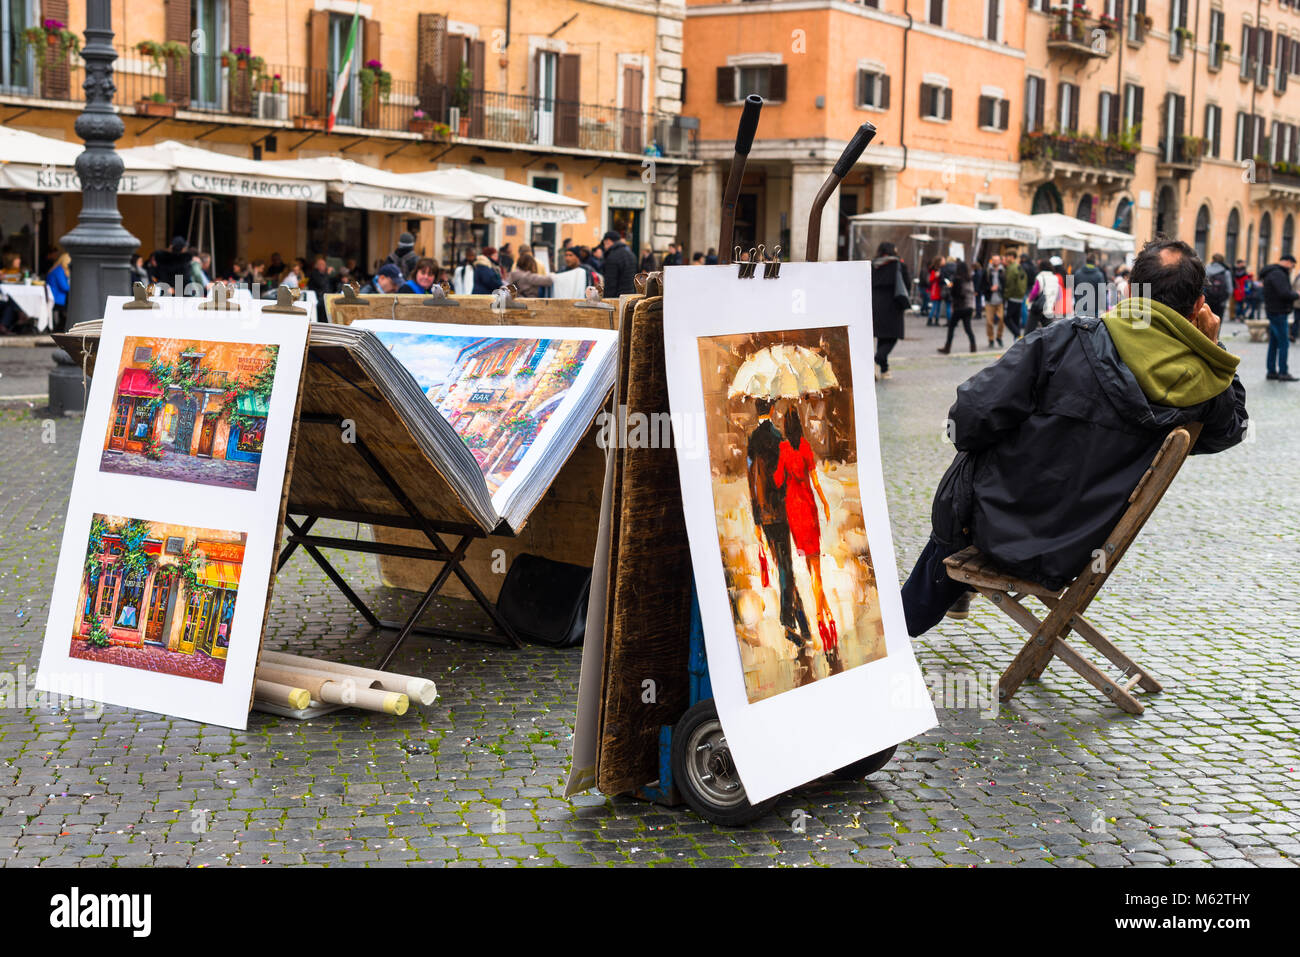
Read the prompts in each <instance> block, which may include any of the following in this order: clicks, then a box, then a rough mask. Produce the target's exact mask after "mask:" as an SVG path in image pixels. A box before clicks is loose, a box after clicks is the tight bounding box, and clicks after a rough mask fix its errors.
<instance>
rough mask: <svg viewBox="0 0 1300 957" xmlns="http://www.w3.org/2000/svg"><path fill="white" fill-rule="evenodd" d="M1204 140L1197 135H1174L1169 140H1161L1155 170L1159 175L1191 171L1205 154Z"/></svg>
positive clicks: (1179, 174) (1183, 173)
mask: <svg viewBox="0 0 1300 957" xmlns="http://www.w3.org/2000/svg"><path fill="white" fill-rule="evenodd" d="M1205 146H1206V143H1205V140H1203V139H1202V138H1201V137H1199V136H1182V135H1179V136H1175V137H1174V138H1173V140H1172V142H1171V141H1168V140H1161V141H1160V145H1159V152H1160V158H1159V160H1157V162H1156V167H1157V169H1156V172H1157V175H1160V176H1171V175H1172V176H1187V175H1190V174H1191V173H1193V172H1194V171H1195V170H1196V169H1197V168H1198V167H1199V166H1200V165H1201V160H1202V158H1203V157H1204V156H1205Z"/></svg>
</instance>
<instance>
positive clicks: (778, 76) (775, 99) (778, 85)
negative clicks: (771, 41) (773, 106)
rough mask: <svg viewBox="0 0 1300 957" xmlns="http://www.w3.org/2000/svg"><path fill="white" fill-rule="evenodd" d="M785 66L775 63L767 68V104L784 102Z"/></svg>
mask: <svg viewBox="0 0 1300 957" xmlns="http://www.w3.org/2000/svg"><path fill="white" fill-rule="evenodd" d="M785 86H786V66H785V64H784V63H777V64H774V65H773V66H771V67H769V68H768V87H767V99H768V102H769V103H784V102H785Z"/></svg>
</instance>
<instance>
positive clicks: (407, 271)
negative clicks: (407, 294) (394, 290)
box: [385, 233, 420, 279]
mask: <svg viewBox="0 0 1300 957" xmlns="http://www.w3.org/2000/svg"><path fill="white" fill-rule="evenodd" d="M419 261H420V257H419V255H418V254H417V253H416V251H415V237H414V236H412V235H411V234H410V233H402V235H400V236H398V237H397V248H396V249H394V250H393V251H392V252H391V253H389V254H388V259H386V260H385V262H390V263H392V264H393V265H394V266H396V267H397V268H398V269H400V270H401V271H402V278H403V279H406V278H409V277H410V275H411V273H412V272H413V271H414V270H415V264H416V263H417V262H419Z"/></svg>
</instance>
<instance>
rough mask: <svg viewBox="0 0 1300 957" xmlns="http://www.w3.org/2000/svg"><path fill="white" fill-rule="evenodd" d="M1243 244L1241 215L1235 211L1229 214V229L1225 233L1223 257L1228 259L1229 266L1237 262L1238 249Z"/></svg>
mask: <svg viewBox="0 0 1300 957" xmlns="http://www.w3.org/2000/svg"><path fill="white" fill-rule="evenodd" d="M1240 244H1241V213H1240V212H1239V211H1238V210H1235V209H1234V210H1233V211H1232V212H1231V213H1229V214H1228V228H1227V229H1226V230H1224V233H1223V255H1224V256H1225V257H1226V258H1227V260H1228V264H1229V265H1232V264H1234V263H1236V261H1237V252H1238V250H1237V247H1238V246H1239V245H1240Z"/></svg>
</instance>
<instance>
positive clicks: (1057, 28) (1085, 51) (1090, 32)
mask: <svg viewBox="0 0 1300 957" xmlns="http://www.w3.org/2000/svg"><path fill="white" fill-rule="evenodd" d="M1118 35H1119V28H1118V25H1117V24H1116V23H1115V21H1114V20H1113V19H1111V18H1110V17H1106V16H1102V17H1094V16H1092V15H1091V14H1090V13H1088V11H1087V10H1086V9H1085V8H1084V7H1083V6H1082V5H1080V4H1076V5H1075V6H1073V7H1064V8H1062V9H1060V10H1057V11H1056V13H1055V17H1054V19H1053V20H1052V29H1051V31H1050V32H1049V33H1048V35H1047V49H1048V50H1049V51H1052V52H1057V53H1063V54H1066V55H1069V56H1082V57H1088V58H1094V57H1095V58H1098V59H1103V60H1104V59H1106V58H1107V57H1109V56H1110V55H1111V53H1112V52H1113V50H1114V42H1115V39H1116V38H1117V37H1118Z"/></svg>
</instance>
